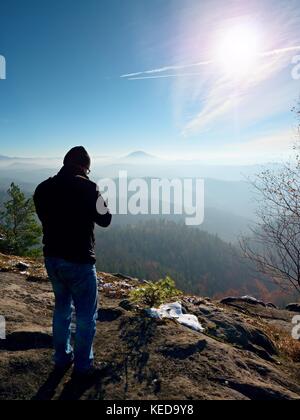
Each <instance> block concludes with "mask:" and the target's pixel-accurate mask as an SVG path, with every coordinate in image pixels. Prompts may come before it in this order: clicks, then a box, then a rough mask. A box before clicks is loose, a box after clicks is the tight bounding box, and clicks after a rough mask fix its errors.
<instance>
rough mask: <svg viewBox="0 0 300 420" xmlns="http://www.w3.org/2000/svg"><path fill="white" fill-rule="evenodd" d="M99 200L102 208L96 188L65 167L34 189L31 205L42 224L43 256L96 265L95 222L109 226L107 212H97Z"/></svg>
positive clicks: (109, 216)
mask: <svg viewBox="0 0 300 420" xmlns="http://www.w3.org/2000/svg"><path fill="white" fill-rule="evenodd" d="M98 200H99V201H100V200H101V201H102V207H103V203H104V201H103V198H102V197H101V195H100V193H99V192H98V189H97V185H96V184H95V183H94V182H92V181H90V180H89V179H88V177H87V176H85V175H83V174H78V173H76V171H75V170H71V169H69V168H66V167H63V168H62V169H61V170H60V172H59V173H58V174H57V175H56V176H54V177H53V178H49V179H48V180H46V181H44V182H43V183H42V184H40V185H39V186H38V187H37V189H36V191H35V193H34V203H35V207H36V211H37V214H38V216H39V219H40V220H41V222H42V225H43V232H44V238H43V244H44V255H45V256H46V257H59V258H63V259H65V260H67V261H71V262H75V263H83V264H85V263H95V261H96V258H95V236H94V228H95V223H96V224H97V225H99V226H101V227H108V226H109V225H110V223H111V220H112V216H111V214H110V213H109V211H108V209H107V213H106V214H104V215H101V214H99V213H98V212H97V208H96V203H97V201H98ZM99 201H98V203H99ZM104 205H105V207H106V204H104ZM98 208H99V207H98Z"/></svg>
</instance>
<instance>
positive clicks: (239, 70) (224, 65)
mask: <svg viewBox="0 0 300 420" xmlns="http://www.w3.org/2000/svg"><path fill="white" fill-rule="evenodd" d="M260 43H261V40H260V34H259V31H258V30H257V28H255V27H253V26H251V25H246V24H245V23H244V24H240V25H235V26H233V27H232V28H229V29H227V30H226V31H222V34H220V35H219V38H218V41H217V52H216V61H217V62H218V64H219V65H220V66H221V69H223V71H225V72H226V73H227V74H228V75H231V76H235V77H244V76H247V75H249V74H250V73H251V72H252V71H253V70H254V68H255V66H256V64H257V61H258V58H259V53H260Z"/></svg>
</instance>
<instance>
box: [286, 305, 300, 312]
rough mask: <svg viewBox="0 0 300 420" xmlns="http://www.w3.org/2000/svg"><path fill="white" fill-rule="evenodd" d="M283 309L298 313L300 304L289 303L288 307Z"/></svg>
mask: <svg viewBox="0 0 300 420" xmlns="http://www.w3.org/2000/svg"><path fill="white" fill-rule="evenodd" d="M285 309H286V310H287V311H290V312H299V313H300V303H290V304H289V305H287V307H286V308H285Z"/></svg>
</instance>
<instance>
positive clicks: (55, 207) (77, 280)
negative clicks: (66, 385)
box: [34, 146, 112, 379]
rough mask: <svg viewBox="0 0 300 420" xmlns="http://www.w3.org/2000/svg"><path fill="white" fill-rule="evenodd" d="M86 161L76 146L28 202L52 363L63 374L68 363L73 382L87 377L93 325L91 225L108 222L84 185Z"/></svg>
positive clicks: (94, 193)
mask: <svg viewBox="0 0 300 420" xmlns="http://www.w3.org/2000/svg"><path fill="white" fill-rule="evenodd" d="M90 165H91V159H90V157H89V155H88V153H87V151H86V150H85V149H84V148H83V147H81V146H79V147H74V148H73V149H71V150H70V151H69V152H68V153H67V155H66V156H65V158H64V166H63V168H62V169H61V170H60V171H59V173H58V174H57V175H56V176H54V177H53V178H49V179H48V180H46V181H44V182H43V183H42V184H40V185H39V186H38V187H37V189H36V191H35V194H34V202H35V206H36V211H37V214H38V216H39V219H40V220H41V222H42V225H43V232H44V238H43V244H44V256H45V265H46V269H47V272H48V275H49V278H50V280H51V282H52V285H53V290H54V294H55V311H54V317H53V340H54V348H55V355H54V362H55V367H56V369H58V370H60V371H62V372H64V371H66V370H67V369H68V368H70V366H71V365H72V364H73V363H74V372H73V377H75V378H77V379H81V378H85V377H90V376H91V375H93V374H94V373H95V372H96V371H97V368H96V367H95V365H94V362H93V360H94V355H93V340H94V337H95V333H96V320H97V301H98V295H97V275H96V268H95V262H96V259H95V237H94V228H95V223H96V224H97V225H99V226H101V227H108V226H109V225H110V223H111V220H112V216H111V214H110V212H109V210H108V208H107V206H106V203H105V202H104V200H103V198H102V196H101V195H100V193H99V191H98V188H97V185H96V184H95V183H94V182H92V181H90V180H89V178H88V174H89V173H90ZM72 303H74V306H75V310H76V318H77V328H76V337H75V348H74V350H73V348H72V346H71V317H72Z"/></svg>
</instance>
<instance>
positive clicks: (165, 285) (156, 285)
mask: <svg viewBox="0 0 300 420" xmlns="http://www.w3.org/2000/svg"><path fill="white" fill-rule="evenodd" d="M181 295H182V292H181V291H180V290H178V289H176V287H175V282H174V280H173V279H172V278H171V277H166V278H165V279H161V280H159V281H157V282H147V283H146V284H145V285H144V286H142V287H139V288H137V289H134V290H132V291H131V292H130V299H131V300H132V301H133V302H134V303H138V304H142V305H146V306H147V307H150V308H153V307H158V306H160V305H162V304H163V303H167V302H170V301H172V300H174V299H177V298H178V297H180V296H181Z"/></svg>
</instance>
